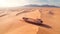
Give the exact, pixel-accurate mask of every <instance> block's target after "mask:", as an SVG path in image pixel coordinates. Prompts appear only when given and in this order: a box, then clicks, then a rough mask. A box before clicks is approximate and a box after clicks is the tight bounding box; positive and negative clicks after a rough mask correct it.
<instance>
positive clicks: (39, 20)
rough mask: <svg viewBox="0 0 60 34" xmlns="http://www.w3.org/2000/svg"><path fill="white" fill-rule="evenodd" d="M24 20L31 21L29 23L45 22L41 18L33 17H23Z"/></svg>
mask: <svg viewBox="0 0 60 34" xmlns="http://www.w3.org/2000/svg"><path fill="white" fill-rule="evenodd" d="M23 20H24V21H25V22H29V23H32V24H42V23H43V21H42V20H41V19H32V18H26V17H23Z"/></svg>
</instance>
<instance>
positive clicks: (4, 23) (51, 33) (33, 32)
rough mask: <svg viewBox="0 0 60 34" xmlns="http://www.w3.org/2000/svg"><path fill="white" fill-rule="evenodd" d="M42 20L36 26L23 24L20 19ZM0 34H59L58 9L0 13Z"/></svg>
mask: <svg viewBox="0 0 60 34" xmlns="http://www.w3.org/2000/svg"><path fill="white" fill-rule="evenodd" d="M23 17H28V18H33V19H37V18H39V19H42V20H43V24H46V25H49V26H51V28H47V27H44V26H37V25H33V24H29V23H27V22H25V21H24V20H23V19H22V18H23ZM0 34H60V8H48V7H47V8H45V7H44V8H43V7H40V8H38V7H37V8H20V9H18V10H2V11H0Z"/></svg>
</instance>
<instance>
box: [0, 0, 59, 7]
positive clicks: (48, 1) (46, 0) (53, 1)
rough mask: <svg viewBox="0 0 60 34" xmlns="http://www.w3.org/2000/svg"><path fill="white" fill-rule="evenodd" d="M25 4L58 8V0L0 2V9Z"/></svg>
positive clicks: (9, 0) (12, 0)
mask: <svg viewBox="0 0 60 34" xmlns="http://www.w3.org/2000/svg"><path fill="white" fill-rule="evenodd" d="M26 4H39V5H42V4H49V5H57V6H60V0H0V7H16V6H23V5H26Z"/></svg>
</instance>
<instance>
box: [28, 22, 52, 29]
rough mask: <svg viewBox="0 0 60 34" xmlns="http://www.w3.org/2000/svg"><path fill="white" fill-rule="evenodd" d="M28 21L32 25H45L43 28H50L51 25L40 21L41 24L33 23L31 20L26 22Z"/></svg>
mask: <svg viewBox="0 0 60 34" xmlns="http://www.w3.org/2000/svg"><path fill="white" fill-rule="evenodd" d="M28 23H30V24H33V25H37V26H42V27H45V28H52V27H51V26H49V25H46V24H43V23H41V24H39V23H33V22H28Z"/></svg>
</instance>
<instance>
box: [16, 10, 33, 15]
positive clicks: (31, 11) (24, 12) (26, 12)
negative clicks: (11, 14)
mask: <svg viewBox="0 0 60 34" xmlns="http://www.w3.org/2000/svg"><path fill="white" fill-rule="evenodd" d="M27 12H32V11H23V12H19V13H17V14H16V16H18V15H20V14H23V13H27Z"/></svg>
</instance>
